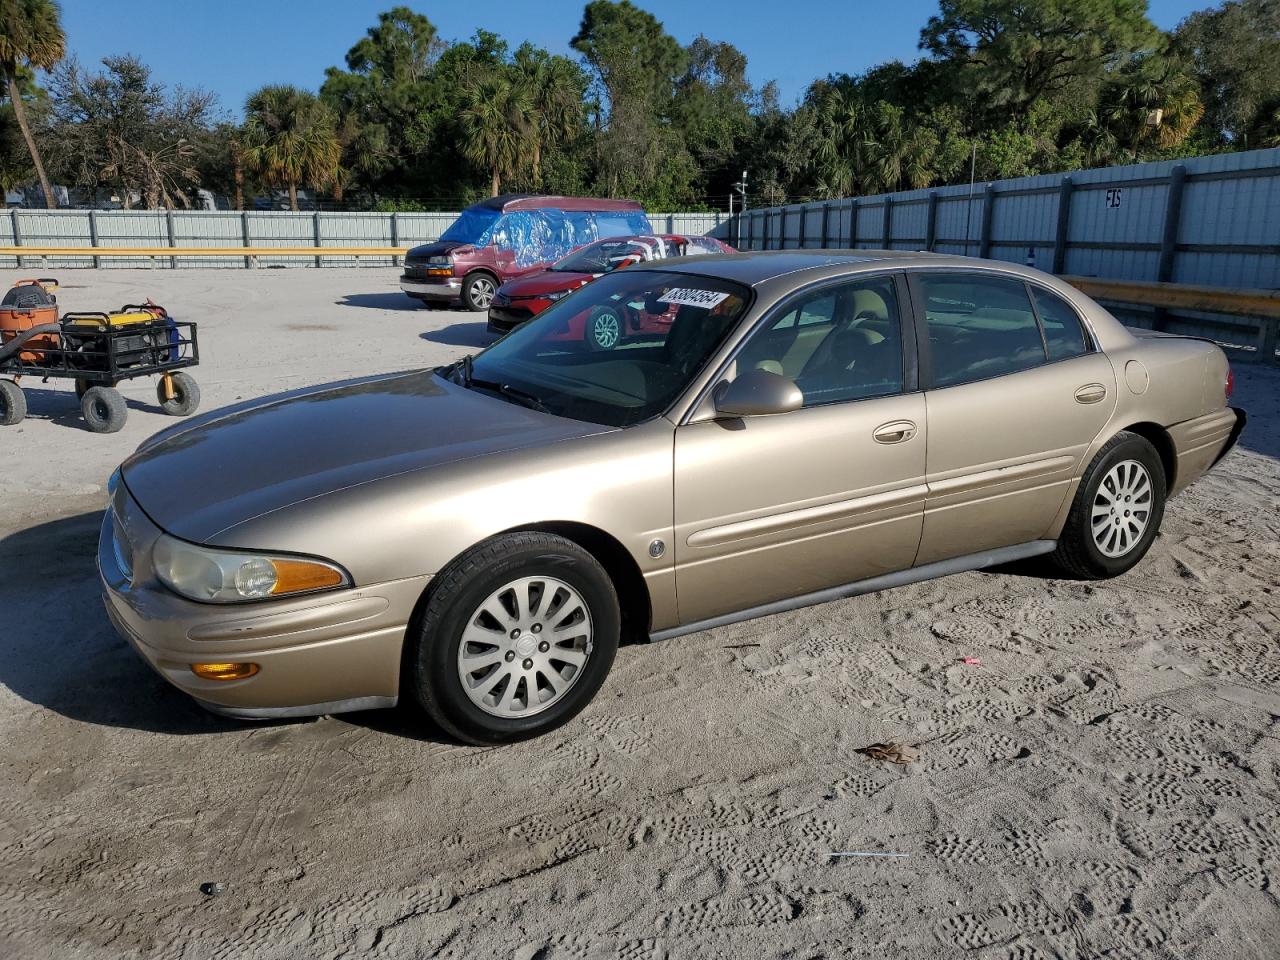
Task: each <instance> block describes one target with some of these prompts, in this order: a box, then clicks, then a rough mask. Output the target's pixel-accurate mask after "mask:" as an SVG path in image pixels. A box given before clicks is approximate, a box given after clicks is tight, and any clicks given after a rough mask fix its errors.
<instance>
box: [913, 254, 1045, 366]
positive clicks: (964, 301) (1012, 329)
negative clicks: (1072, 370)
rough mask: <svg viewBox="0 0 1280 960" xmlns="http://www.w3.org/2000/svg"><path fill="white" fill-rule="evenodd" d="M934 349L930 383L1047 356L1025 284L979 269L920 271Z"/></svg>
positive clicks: (1032, 362) (1025, 363)
mask: <svg viewBox="0 0 1280 960" xmlns="http://www.w3.org/2000/svg"><path fill="white" fill-rule="evenodd" d="M918 277H919V280H920V287H921V290H922V292H923V294H924V309H925V321H926V323H927V324H928V327H929V343H930V346H931V347H932V353H933V384H934V386H935V387H948V386H953V385H954V384H958V383H969V382H971V381H974V380H985V379H987V378H988V377H998V376H1002V375H1004V374H1008V373H1017V372H1018V371H1019V370H1027V369H1030V368H1031V367H1035V366H1039V365H1040V364H1042V363H1044V362H1045V349H1044V341H1043V340H1042V339H1041V338H1040V327H1039V325H1038V324H1037V323H1036V316H1035V313H1034V312H1032V309H1031V300H1030V299H1029V298H1028V297H1027V288H1026V286H1025V285H1024V284H1023V283H1022V282H1021V281H1018V280H1007V279H1005V278H1003V277H989V276H981V275H979V274H937V273H921V274H919V275H918Z"/></svg>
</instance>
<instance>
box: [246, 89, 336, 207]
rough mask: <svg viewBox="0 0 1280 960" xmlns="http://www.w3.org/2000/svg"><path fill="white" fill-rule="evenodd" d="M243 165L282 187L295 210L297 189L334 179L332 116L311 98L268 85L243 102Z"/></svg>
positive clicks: (318, 185) (301, 93) (315, 98)
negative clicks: (303, 185) (300, 186)
mask: <svg viewBox="0 0 1280 960" xmlns="http://www.w3.org/2000/svg"><path fill="white" fill-rule="evenodd" d="M245 117H246V119H245V124H244V161H245V166H247V167H248V168H249V169H250V170H253V171H254V172H255V173H257V174H259V175H260V176H261V177H262V179H263V180H264V181H266V182H267V183H268V184H270V185H272V186H282V187H287V188H288V190H289V209H291V210H297V209H298V185H299V184H303V183H306V184H310V185H311V186H312V187H326V186H328V185H329V184H331V183H333V182H334V180H335V179H336V177H337V175H338V164H339V162H340V161H341V158H342V146H341V144H340V143H339V141H338V135H337V131H336V130H335V129H334V119H333V114H332V113H331V112H330V110H329V108H328V107H326V106H325V105H324V104H323V103H321V102H320V100H319V99H317V97H316V96H315V94H313V93H308V92H307V91H306V90H299V89H298V88H297V87H291V86H268V87H263V88H262V89H261V90H259V91H257V92H256V93H254V94H251V95H250V97H249V99H248V101H246V103H245Z"/></svg>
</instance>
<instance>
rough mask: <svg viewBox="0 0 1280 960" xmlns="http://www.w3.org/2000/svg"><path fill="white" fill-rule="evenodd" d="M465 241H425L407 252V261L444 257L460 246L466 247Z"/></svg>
mask: <svg viewBox="0 0 1280 960" xmlns="http://www.w3.org/2000/svg"><path fill="white" fill-rule="evenodd" d="M465 246H466V244H465V243H459V242H458V241H456V240H436V241H435V242H434V243H423V244H420V245H418V246H416V247H413V248H412V249H410V250H409V252H408V253H406V254H405V257H404V258H405V261H406V262H408V261H411V260H427V259H429V258H431V257H443V256H444V255H445V254H447V253H449V252H450V251H452V250H456V249H457V248H458V247H465Z"/></svg>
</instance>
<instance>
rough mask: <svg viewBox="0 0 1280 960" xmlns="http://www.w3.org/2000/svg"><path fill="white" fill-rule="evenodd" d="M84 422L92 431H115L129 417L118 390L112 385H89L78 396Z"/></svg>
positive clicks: (127, 409)
mask: <svg viewBox="0 0 1280 960" xmlns="http://www.w3.org/2000/svg"><path fill="white" fill-rule="evenodd" d="M80 412H81V413H82V414H83V415H84V422H85V423H86V424H87V425H88V427H89V429H90V430H92V431H93V432H94V433H116V432H118V431H119V430H120V428H121V427H123V426H124V422H125V420H127V419H128V418H129V408H128V407H127V406H125V402H124V397H122V396H121V395H120V391H118V390H116V389H114V388H112V387H90V388H89V389H88V390H86V391H85V392H84V396H83V397H81V398H80Z"/></svg>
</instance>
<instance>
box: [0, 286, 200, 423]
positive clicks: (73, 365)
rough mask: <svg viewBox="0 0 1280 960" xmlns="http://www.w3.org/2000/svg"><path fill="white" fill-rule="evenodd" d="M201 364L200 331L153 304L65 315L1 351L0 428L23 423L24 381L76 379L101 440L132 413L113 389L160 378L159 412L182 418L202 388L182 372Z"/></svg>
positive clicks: (196, 401)
mask: <svg viewBox="0 0 1280 960" xmlns="http://www.w3.org/2000/svg"><path fill="white" fill-rule="evenodd" d="M51 328H52V329H51ZM37 330H38V331H39V333H38V334H37V332H36V331H37ZM199 362H200V348H199V345H198V343H197V342H196V325H195V324H194V323H189V322H184V321H177V320H174V319H173V318H171V317H170V316H169V315H168V314H167V313H166V312H165V311H164V309H163V308H162V307H159V306H158V305H156V304H152V303H147V304H128V305H126V306H124V307H122V308H121V309H120V310H119V311H116V312H113V313H65V314H63V315H62V317H61V319H60V320H59V321H57V324H56V327H53V325H45V326H42V327H38V328H33V329H32V330H29V331H25V332H24V333H23V334H21V335H19V336H17V337H15V338H12V339H9V340H7V341H6V342H4V343H3V344H0V424H15V423H19V422H20V421H21V420H22V419H23V417H24V416H26V411H27V402H26V397H25V395H24V394H23V392H22V386H21V380H22V378H24V377H33V378H34V377H38V378H40V380H41V382H46V381H48V380H50V379H57V378H61V379H66V380H74V381H75V387H76V395H77V396H78V397H79V398H80V410H81V412H82V413H83V414H84V420H85V423H86V424H87V425H88V427H89V429H90V430H93V431H94V432H96V433H114V432H116V431H117V430H119V429H120V428H121V427H123V426H124V422H125V419H126V418H127V417H128V408H127V407H126V406H125V402H124V397H123V396H121V395H120V392H119V391H118V390H116V385H117V384H118V383H120V382H121V381H123V380H133V379H136V378H137V377H159V378H160V379H159V382H158V383H157V384H156V397H157V399H158V400H159V402H160V407H161V409H162V410H163V411H164V412H165V413H167V414H169V415H170V416H175V417H185V416H187V415H189V414H191V413H193V412H194V411H195V409H196V407H198V406H199V404H200V388H199V387H198V386H197V385H196V381H195V380H194V379H193V378H192V377H191V375H190V374H188V373H186V372H185V368H187V367H194V366H196V364H198V363H199Z"/></svg>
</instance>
